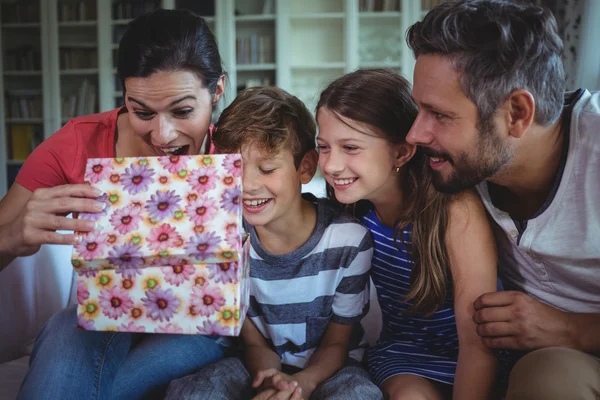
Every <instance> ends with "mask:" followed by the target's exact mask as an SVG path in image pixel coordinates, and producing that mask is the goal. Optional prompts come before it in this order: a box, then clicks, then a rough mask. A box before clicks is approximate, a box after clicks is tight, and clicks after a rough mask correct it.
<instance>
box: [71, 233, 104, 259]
mask: <svg viewBox="0 0 600 400" xmlns="http://www.w3.org/2000/svg"><path fill="white" fill-rule="evenodd" d="M107 246H108V235H107V234H106V233H102V232H89V233H88V234H87V235H83V236H81V242H79V243H78V244H77V245H75V248H76V249H77V252H78V253H79V256H80V257H82V258H83V259H84V260H86V261H90V260H94V259H96V258H99V257H100V256H101V255H102V254H103V253H104V250H105V249H106V247H107Z"/></svg>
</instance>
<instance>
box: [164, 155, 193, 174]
mask: <svg viewBox="0 0 600 400" xmlns="http://www.w3.org/2000/svg"><path fill="white" fill-rule="evenodd" d="M158 162H159V163H160V164H161V165H162V166H163V167H164V168H165V169H166V170H167V171H169V172H170V173H172V174H176V173H178V172H179V171H181V170H182V169H185V166H186V159H185V158H183V157H180V156H170V157H159V158H158Z"/></svg>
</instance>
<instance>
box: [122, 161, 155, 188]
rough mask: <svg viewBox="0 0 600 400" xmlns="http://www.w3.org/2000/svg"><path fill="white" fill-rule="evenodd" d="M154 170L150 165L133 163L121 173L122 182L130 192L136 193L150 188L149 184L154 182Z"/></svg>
mask: <svg viewBox="0 0 600 400" xmlns="http://www.w3.org/2000/svg"><path fill="white" fill-rule="evenodd" d="M153 175H154V171H153V170H152V169H151V168H148V165H135V164H134V163H132V164H131V165H130V166H129V167H127V168H125V172H124V173H123V175H121V184H122V185H123V189H125V190H126V191H127V192H128V193H129V194H131V195H134V194H138V193H140V192H145V191H146V190H148V185H150V184H151V183H153V182H154V178H152V176H153Z"/></svg>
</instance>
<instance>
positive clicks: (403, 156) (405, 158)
mask: <svg viewBox="0 0 600 400" xmlns="http://www.w3.org/2000/svg"><path fill="white" fill-rule="evenodd" d="M395 152H396V154H395V160H394V168H401V167H403V166H404V164H406V163H407V162H409V161H410V159H411V158H413V156H414V155H415V153H416V152H417V146H415V145H414V144H410V143H402V144H398V145H396V150H395Z"/></svg>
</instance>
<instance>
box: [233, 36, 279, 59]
mask: <svg viewBox="0 0 600 400" xmlns="http://www.w3.org/2000/svg"><path fill="white" fill-rule="evenodd" d="M273 42H274V40H273V36H272V35H260V34H253V35H250V36H247V37H243V38H238V39H236V40H235V48H236V59H237V63H238V64H264V63H272V62H273V61H274V59H275V57H274V43H273Z"/></svg>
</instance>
